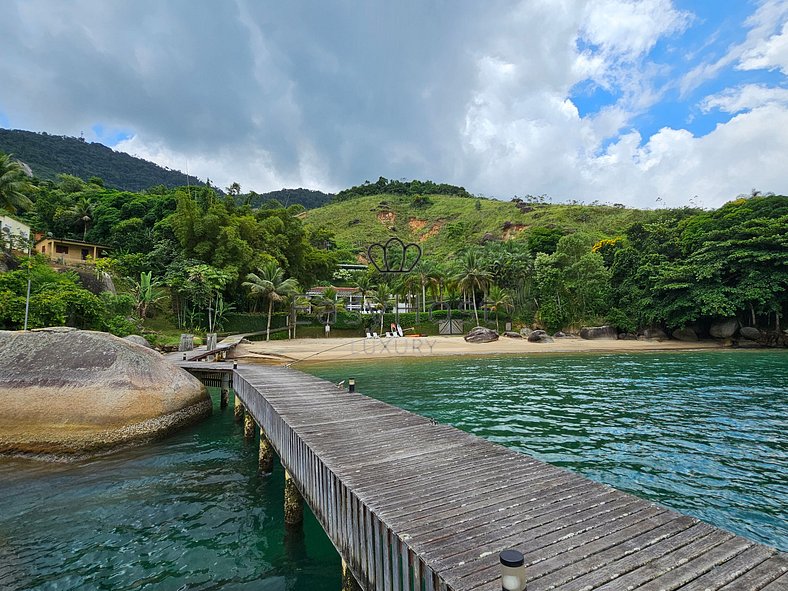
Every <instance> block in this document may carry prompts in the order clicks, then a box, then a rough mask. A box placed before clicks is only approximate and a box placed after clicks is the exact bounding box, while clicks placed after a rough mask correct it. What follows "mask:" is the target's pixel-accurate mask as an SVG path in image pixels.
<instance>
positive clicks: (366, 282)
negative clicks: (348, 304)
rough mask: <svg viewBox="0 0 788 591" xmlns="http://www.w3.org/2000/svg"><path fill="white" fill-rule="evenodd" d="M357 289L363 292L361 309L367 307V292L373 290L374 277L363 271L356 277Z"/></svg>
mask: <svg viewBox="0 0 788 591" xmlns="http://www.w3.org/2000/svg"><path fill="white" fill-rule="evenodd" d="M356 289H357V290H359V291H360V292H361V311H362V312H363V311H364V310H366V309H367V294H368V293H369V292H370V291H372V278H371V277H370V276H369V273H362V274H361V275H359V276H358V277H356Z"/></svg>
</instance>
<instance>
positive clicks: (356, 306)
mask: <svg viewBox="0 0 788 591" xmlns="http://www.w3.org/2000/svg"><path fill="white" fill-rule="evenodd" d="M327 289H328V287H324V286H317V287H312V288H310V289H308V290H307V291H306V295H307V296H308V297H315V296H322V295H323V292H324V291H325V290H327ZM334 289H335V290H336V292H337V295H336V297H337V299H341V300H344V302H345V309H346V310H350V311H353V312H363V310H362V306H363V303H364V298H363V297H362V296H361V292H360V291H359V290H358V289H357V288H355V287H335V288H334ZM369 306H370V303H369V302H367V308H369ZM310 312H311V310H310Z"/></svg>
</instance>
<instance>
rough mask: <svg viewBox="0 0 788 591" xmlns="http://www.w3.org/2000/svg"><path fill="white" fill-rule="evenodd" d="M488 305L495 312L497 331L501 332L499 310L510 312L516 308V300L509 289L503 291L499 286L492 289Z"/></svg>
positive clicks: (488, 297)
mask: <svg viewBox="0 0 788 591" xmlns="http://www.w3.org/2000/svg"><path fill="white" fill-rule="evenodd" d="M487 305H488V306H489V307H490V309H491V310H493V311H494V312H495V330H497V331H499V332H500V330H501V329H500V327H499V326H498V310H503V311H504V312H510V311H511V310H512V308H514V298H513V297H512V294H511V292H509V290H508V289H502V288H500V287H499V286H497V285H493V286H491V287H490V292H489V293H488V294H487Z"/></svg>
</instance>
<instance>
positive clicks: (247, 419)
mask: <svg viewBox="0 0 788 591" xmlns="http://www.w3.org/2000/svg"><path fill="white" fill-rule="evenodd" d="M244 439H254V417H253V416H252V413H250V412H249V409H246V411H245V412H244Z"/></svg>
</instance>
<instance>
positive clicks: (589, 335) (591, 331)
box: [580, 326, 618, 339]
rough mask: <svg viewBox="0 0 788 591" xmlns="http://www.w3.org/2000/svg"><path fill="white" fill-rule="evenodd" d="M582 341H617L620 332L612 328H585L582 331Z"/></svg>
mask: <svg viewBox="0 0 788 591" xmlns="http://www.w3.org/2000/svg"><path fill="white" fill-rule="evenodd" d="M580 338H582V339H617V338H618V331H617V330H616V329H615V328H613V327H612V326H584V327H583V328H581V329H580Z"/></svg>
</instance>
